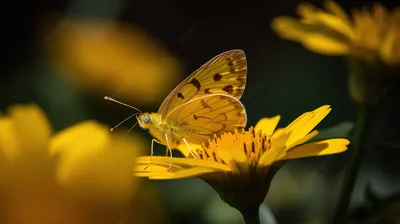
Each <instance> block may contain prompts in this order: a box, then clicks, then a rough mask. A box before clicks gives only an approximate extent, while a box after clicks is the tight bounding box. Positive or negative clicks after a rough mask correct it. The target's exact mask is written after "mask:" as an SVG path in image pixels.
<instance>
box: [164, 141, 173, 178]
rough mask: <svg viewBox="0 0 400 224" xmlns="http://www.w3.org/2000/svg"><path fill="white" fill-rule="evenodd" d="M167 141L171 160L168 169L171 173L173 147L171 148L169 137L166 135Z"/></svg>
mask: <svg viewBox="0 0 400 224" xmlns="http://www.w3.org/2000/svg"><path fill="white" fill-rule="evenodd" d="M165 140H166V142H167V148H168V152H169V156H170V158H171V160H170V161H169V167H168V171H169V170H170V169H171V167H172V150H171V147H170V146H169V141H168V135H165Z"/></svg>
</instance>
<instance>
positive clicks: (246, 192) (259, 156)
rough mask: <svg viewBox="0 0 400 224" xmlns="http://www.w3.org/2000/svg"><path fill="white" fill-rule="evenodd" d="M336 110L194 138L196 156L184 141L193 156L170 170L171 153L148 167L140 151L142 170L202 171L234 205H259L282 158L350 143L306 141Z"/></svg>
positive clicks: (152, 173) (151, 174) (172, 175)
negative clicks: (201, 141) (280, 125)
mask: <svg viewBox="0 0 400 224" xmlns="http://www.w3.org/2000/svg"><path fill="white" fill-rule="evenodd" d="M330 111H331V108H330V107H329V106H322V107H320V108H318V109H316V110H314V111H311V112H306V113H304V114H303V115H301V116H300V117H299V118H297V119H296V120H295V121H293V122H292V123H291V124H290V125H289V126H287V127H285V128H279V129H276V126H277V124H278V122H279V120H280V116H275V117H272V118H263V119H261V120H260V121H259V122H258V123H257V125H256V126H255V127H254V128H253V127H250V128H249V130H248V131H243V132H239V131H235V132H234V133H225V134H223V135H222V136H220V137H219V138H214V139H212V140H210V141H209V144H208V145H207V146H205V145H202V146H199V145H194V144H191V146H190V147H191V148H192V149H196V150H195V152H196V153H195V154H196V158H193V157H192V156H190V154H189V153H188V152H187V151H188V150H187V147H186V145H182V147H180V150H181V151H182V152H184V154H185V156H186V157H187V158H173V159H172V164H173V165H172V168H171V170H169V171H168V167H169V163H170V158H168V157H161V156H158V157H157V156H154V157H153V158H152V159H151V165H150V166H149V167H147V168H146V166H147V164H148V163H149V160H150V157H148V156H146V157H139V158H138V161H137V164H138V165H137V167H136V169H135V171H136V175H137V176H141V177H148V178H149V179H163V180H165V179H177V178H188V177H199V178H201V179H203V180H204V181H206V182H207V183H209V184H210V185H211V186H212V187H214V189H216V191H217V192H218V193H219V194H220V196H221V198H222V199H223V200H224V201H225V202H227V203H228V204H229V205H231V206H232V207H235V208H237V209H238V210H239V211H241V212H242V211H243V210H246V209H249V208H255V209H257V211H258V207H259V205H260V204H261V203H262V202H263V201H264V198H265V196H266V194H267V192H268V189H269V186H270V183H271V180H272V177H273V176H274V174H275V172H276V171H277V170H278V169H279V167H280V166H281V165H282V161H285V160H288V159H296V158H302V157H310V156H321V155H329V154H335V153H340V152H343V151H345V150H346V149H347V145H348V144H349V141H348V140H347V139H341V138H338V139H328V140H322V141H316V142H311V143H307V144H304V143H305V142H307V141H309V140H310V139H311V138H313V137H314V136H316V135H317V134H318V131H316V130H314V131H312V130H313V129H314V127H315V126H316V125H317V124H318V123H319V122H321V120H322V119H324V118H325V116H326V115H327V114H328V113H329V112H330ZM275 129H276V130H275ZM242 213H243V212H242Z"/></svg>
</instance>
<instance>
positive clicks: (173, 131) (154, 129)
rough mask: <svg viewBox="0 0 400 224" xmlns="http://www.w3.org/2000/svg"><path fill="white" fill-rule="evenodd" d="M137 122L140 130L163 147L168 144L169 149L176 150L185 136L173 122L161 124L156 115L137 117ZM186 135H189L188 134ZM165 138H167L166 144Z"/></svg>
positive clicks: (149, 114) (148, 114) (144, 114)
mask: <svg viewBox="0 0 400 224" xmlns="http://www.w3.org/2000/svg"><path fill="white" fill-rule="evenodd" d="M137 120H138V124H139V126H140V127H141V128H142V129H144V130H148V131H149V133H150V134H151V135H152V136H153V137H154V138H156V139H157V141H158V142H160V143H161V144H163V145H165V146H167V144H169V146H170V147H171V148H177V147H178V145H179V144H180V143H181V142H182V139H183V138H184V136H185V135H184V134H182V131H181V130H179V127H178V126H177V125H176V124H174V123H173V122H162V120H161V117H160V115H159V114H157V113H143V114H141V115H139V116H137ZM187 134H188V135H190V133H187ZM165 136H168V142H167V141H166V137H165Z"/></svg>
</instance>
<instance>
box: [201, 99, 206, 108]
mask: <svg viewBox="0 0 400 224" xmlns="http://www.w3.org/2000/svg"><path fill="white" fill-rule="evenodd" d="M200 104H201V106H202V107H208V104H207V102H206V101H205V100H200Z"/></svg>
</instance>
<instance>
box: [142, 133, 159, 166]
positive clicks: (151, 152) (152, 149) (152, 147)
mask: <svg viewBox="0 0 400 224" xmlns="http://www.w3.org/2000/svg"><path fill="white" fill-rule="evenodd" d="M154 142H157V143H158V144H162V143H161V142H160V141H158V140H157V139H155V138H153V139H152V140H151V151H150V159H149V163H148V164H147V166H146V167H145V168H144V169H145V170H146V169H147V168H148V167H149V166H150V163H151V158H153V154H154Z"/></svg>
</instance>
